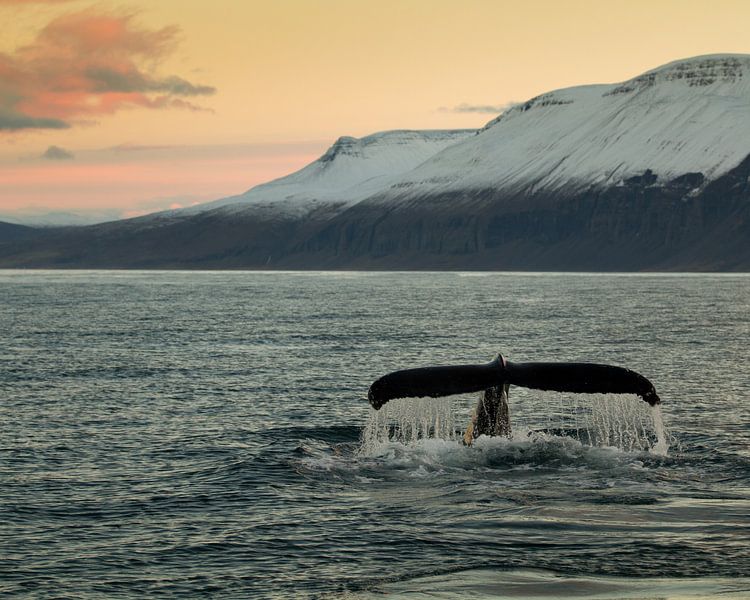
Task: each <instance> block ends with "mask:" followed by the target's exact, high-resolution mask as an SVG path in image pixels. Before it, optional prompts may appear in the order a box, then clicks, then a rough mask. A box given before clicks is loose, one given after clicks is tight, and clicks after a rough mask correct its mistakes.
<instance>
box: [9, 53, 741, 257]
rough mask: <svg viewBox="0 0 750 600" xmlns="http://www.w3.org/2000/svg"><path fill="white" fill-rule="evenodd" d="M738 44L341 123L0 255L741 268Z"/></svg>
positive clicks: (739, 76) (23, 243) (19, 245)
mask: <svg viewBox="0 0 750 600" xmlns="http://www.w3.org/2000/svg"><path fill="white" fill-rule="evenodd" d="M749 182H750V56H747V55H715V56H705V57H697V58H693V59H687V60H682V61H677V62H674V63H670V64H668V65H665V66H663V67H660V68H658V69H654V70H652V71H649V72H647V73H644V74H643V75H640V76H638V77H636V78H634V79H631V80H629V81H626V82H624V83H619V84H612V85H594V86H583V87H576V88H569V89H565V90H558V91H554V92H550V93H547V94H543V95H541V96H538V97H537V98H533V99H531V100H529V101H528V102H526V103H524V104H521V105H518V106H515V107H513V108H512V109H510V110H508V111H506V112H505V113H503V114H502V115H500V116H499V117H498V118H496V119H494V120H492V121H491V122H490V123H488V124H487V126H486V127H484V128H483V129H482V130H480V131H479V132H476V133H473V132H466V131H464V132H390V133H385V134H375V135H373V136H368V137H367V138H362V139H361V140H355V139H353V138H341V139H340V140H339V141H338V142H336V144H334V146H333V147H332V148H331V149H330V150H329V151H328V152H327V153H326V154H325V155H323V156H322V157H321V158H320V159H318V160H317V161H315V162H314V163H312V164H310V165H308V166H307V167H305V168H304V169H302V170H301V171H298V172H297V173H294V174H292V175H290V176H288V177H285V178H282V179H279V180H276V181H274V182H271V183H269V184H265V185H263V186H258V187H256V188H253V189H252V190H250V191H249V192H247V193H246V194H243V195H241V196H237V197H234V198H230V199H225V200H222V201H219V202H217V203H212V204H209V205H203V206H201V207H197V208H195V209H191V210H189V211H177V212H175V213H165V214H161V215H155V216H148V217H142V218H140V219H134V220H130V221H122V222H116V223H108V224H104V225H99V226H94V227H85V228H69V229H66V230H59V231H57V232H47V233H46V234H45V235H44V236H43V237H40V238H39V239H35V240H31V241H21V242H15V243H10V242H9V243H6V244H4V245H0V266H1V265H5V266H88V267H97V266H98V267H105V266H115V267H146V268H147V267H176V268H383V269H392V268H415V269H420V268H429V269H440V268H449V269H534V270H661V269H664V270H679V269H687V270H748V269H750V183H749Z"/></svg>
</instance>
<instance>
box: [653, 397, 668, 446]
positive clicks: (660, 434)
mask: <svg viewBox="0 0 750 600" xmlns="http://www.w3.org/2000/svg"><path fill="white" fill-rule="evenodd" d="M651 416H652V417H653V420H654V431H655V432H656V444H654V446H653V447H652V448H651V453H652V454H656V455H658V456H666V455H667V451H668V450H669V442H668V441H667V440H668V439H669V436H668V435H667V430H666V428H665V427H664V416H663V415H662V413H661V405H659V404H657V405H656V406H653V407H651Z"/></svg>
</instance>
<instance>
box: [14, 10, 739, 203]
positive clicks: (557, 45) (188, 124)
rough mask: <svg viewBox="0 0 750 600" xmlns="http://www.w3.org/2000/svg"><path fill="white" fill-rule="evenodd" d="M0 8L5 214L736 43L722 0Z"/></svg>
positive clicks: (256, 159)
mask: <svg viewBox="0 0 750 600" xmlns="http://www.w3.org/2000/svg"><path fill="white" fill-rule="evenodd" d="M0 19H2V21H3V23H5V24H6V27H4V35H3V37H2V39H1V40H0V137H2V142H3V143H2V145H1V146H0V148H1V150H0V215H2V217H7V216H8V215H12V214H13V213H22V212H24V211H27V212H28V211H32V210H33V211H44V210H50V211H61V210H65V211H78V212H80V211H84V212H85V211H111V214H113V215H123V216H130V215H135V214H142V213H144V212H150V211H154V210H159V209H163V208H169V207H178V206H185V205H189V204H192V203H195V202H203V201H207V200H212V199H216V198H220V197H222V196H227V195H231V194H237V193H240V192H243V191H245V190H247V189H248V188H250V187H252V186H253V185H255V184H257V183H260V182H263V181H267V180H270V179H273V178H276V177H279V176H281V175H284V174H286V173H289V172H291V171H293V170H295V169H298V168H300V167H301V166H303V165H304V164H306V163H307V162H309V161H310V160H312V159H314V158H315V157H316V156H318V155H320V154H321V153H322V152H324V151H325V149H326V148H327V146H328V145H330V144H331V143H332V142H333V141H334V140H335V139H336V138H338V137H339V136H342V135H352V136H363V135H367V134H369V133H372V132H375V131H381V130H388V129H401V128H408V129H429V128H467V127H469V128H470V127H481V126H482V125H483V124H484V123H486V122H487V121H488V120H490V119H491V118H492V117H493V116H495V115H496V114H497V113H498V112H500V111H502V110H503V108H504V107H505V106H507V105H509V104H510V103H513V102H516V101H520V100H525V99H527V98H530V97H532V96H534V95H536V94H538V93H541V92H544V91H547V90H550V89H555V88H559V87H568V86H573V85H581V84H587V83H594V82H611V81H620V80H624V79H627V78H630V77H632V76H634V75H637V74H638V73H641V72H643V71H645V70H647V69H650V68H653V67H656V66H658V65H660V64H663V63H666V62H669V61H671V60H674V59H677V58H683V57H687V56H694V55H699V54H709V53H718V52H736V53H747V52H750V41H748V40H749V38H748V36H747V31H746V25H747V23H748V22H750V5H749V4H748V3H747V2H743V1H739V0H734V1H733V0H725V1H718V2H716V3H714V4H712V6H711V8H710V10H709V9H707V8H706V5H705V4H704V3H702V2H696V1H691V0H684V1H671V0H667V1H662V2H658V3H652V2H645V1H640V0H638V1H635V2H631V3H627V4H620V5H616V4H614V3H605V2H591V1H584V0H579V1H574V2H566V3H557V2H551V1H539V2H532V3H525V4H519V3H516V2H493V1H489V0H471V1H468V2H462V3H456V2H448V1H443V0H437V1H434V0H411V1H409V2H400V1H395V0H394V1H386V2H377V3H375V2H349V1H345V0H331V1H329V2H312V1H302V0H286V1H283V2H277V3H267V2H233V1H229V0H220V1H219V2H213V3H206V2H202V1H198V0H160V2H158V3H146V2H142V1H140V2H139V1H137V0H136V1H133V2H120V1H114V0H107V1H104V2H98V3H94V4H92V3H90V2H86V1H81V0H67V1H66V0H58V1H50V0H47V1H29V0H27V1H21V0H0ZM665 24H668V25H669V26H668V27H665ZM128 148H129V149H131V151H127V149H128ZM117 149H119V150H117Z"/></svg>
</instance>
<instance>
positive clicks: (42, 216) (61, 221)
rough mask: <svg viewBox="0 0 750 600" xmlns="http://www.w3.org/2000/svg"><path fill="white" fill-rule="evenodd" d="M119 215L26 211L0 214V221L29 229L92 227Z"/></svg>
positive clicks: (111, 213)
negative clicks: (25, 226) (26, 226)
mask: <svg viewBox="0 0 750 600" xmlns="http://www.w3.org/2000/svg"><path fill="white" fill-rule="evenodd" d="M119 218H120V213H119V212H118V211H114V210H108V211H87V212H82V213H74V212H65V211H47V212H42V211H26V212H15V213H0V220H2V221H4V222H6V223H13V224H16V225H28V226H29V227H69V226H75V225H94V224H96V223H104V222H106V221H115V220H117V219H119Z"/></svg>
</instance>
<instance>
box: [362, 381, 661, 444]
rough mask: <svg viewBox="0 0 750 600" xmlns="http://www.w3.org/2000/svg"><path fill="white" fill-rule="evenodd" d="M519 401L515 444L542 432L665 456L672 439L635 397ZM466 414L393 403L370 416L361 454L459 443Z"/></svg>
mask: <svg viewBox="0 0 750 600" xmlns="http://www.w3.org/2000/svg"><path fill="white" fill-rule="evenodd" d="M516 400H517V401H516V402H515V403H514V402H513V400H511V410H512V412H513V430H514V432H515V435H514V439H521V438H523V437H524V436H532V434H535V433H538V432H543V433H545V434H547V435H553V436H561V437H568V438H573V439H576V440H577V441H579V442H580V443H581V444H583V445H586V446H597V447H612V448H617V449H619V450H621V451H623V452H650V453H652V454H655V455H659V456H666V455H667V451H668V449H669V443H668V439H669V436H668V433H667V431H666V429H665V427H664V421H663V418H662V413H661V408H660V407H659V406H656V407H653V408H651V407H649V406H648V405H647V404H646V403H644V402H643V401H641V400H640V399H639V398H636V397H634V396H633V397H631V396H623V395H602V394H592V395H586V396H581V395H575V394H572V395H569V394H568V395H566V394H557V393H554V392H537V393H535V394H533V395H531V396H522V395H519V396H517V397H516ZM462 401H465V398H462ZM465 408H466V407H464V411H462V412H463V414H461V413H460V412H459V410H458V409H457V403H456V402H454V399H452V398H438V399H433V398H416V399H401V400H392V401H391V402H389V403H388V404H386V405H385V406H384V407H383V408H381V409H380V410H379V411H374V410H373V411H370V416H369V419H368V422H367V424H366V426H365V428H364V430H363V432H362V452H364V453H365V454H369V453H371V452H372V451H374V450H375V449H376V448H377V447H379V446H382V444H386V443H391V442H397V443H400V444H403V445H406V446H408V445H414V444H416V443H418V442H419V441H420V440H425V439H439V440H445V441H453V442H458V441H460V440H461V439H462V437H463V429H464V428H465V427H466V425H467V423H468V416H467V414H466V413H465Z"/></svg>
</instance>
